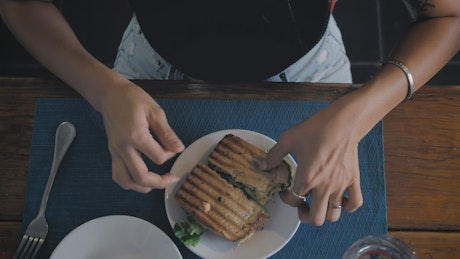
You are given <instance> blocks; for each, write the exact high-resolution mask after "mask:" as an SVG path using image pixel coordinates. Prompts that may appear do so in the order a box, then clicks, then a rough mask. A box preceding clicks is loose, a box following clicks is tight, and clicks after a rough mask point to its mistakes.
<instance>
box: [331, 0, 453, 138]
mask: <svg viewBox="0 0 460 259" xmlns="http://www.w3.org/2000/svg"><path fill="white" fill-rule="evenodd" d="M456 4H457V3H455V5H456ZM455 8H457V11H458V9H459V8H458V7H455ZM455 8H454V9H455ZM459 50H460V17H459V16H455V15H445V16H443V15H441V14H440V15H439V16H438V17H432V18H427V19H423V20H421V21H418V22H416V23H414V25H413V26H412V27H411V28H410V29H409V31H408V33H407V34H406V36H405V37H404V38H403V39H402V40H401V42H400V44H398V46H397V48H396V49H395V50H394V51H393V53H392V54H391V58H394V59H397V60H399V61H401V62H402V63H403V64H405V65H406V66H407V68H408V69H409V71H410V72H411V74H412V76H413V79H414V91H416V90H418V89H420V88H421V87H422V86H423V85H424V84H426V82H427V81H428V80H429V79H430V78H432V77H433V76H434V75H435V74H436V73H437V72H438V71H439V70H440V69H441V68H442V67H443V66H444V65H445V64H446V63H447V62H448V61H449V60H450V59H451V58H452V57H453V56H454V55H455V54H456V53H457V52H458V51H459ZM407 94H408V80H407V78H406V76H405V74H404V72H403V71H402V70H401V69H400V68H398V67H397V66H395V65H393V64H386V65H384V66H383V67H382V69H380V71H378V72H377V73H376V74H375V76H374V77H373V78H372V79H371V80H370V81H369V82H367V83H366V84H365V85H364V86H363V87H362V88H360V89H359V90H357V91H355V92H354V93H351V94H349V95H348V96H345V97H343V98H342V99H343V100H339V101H340V102H345V103H346V106H347V107H346V109H349V110H350V112H353V113H354V114H356V117H355V119H356V121H357V122H359V123H358V126H357V127H358V128H357V129H356V130H358V131H359V136H360V137H363V136H364V135H365V134H366V133H367V132H368V131H369V130H370V129H371V128H372V126H373V125H375V124H376V123H377V122H378V121H379V120H380V119H382V118H383V117H384V116H385V115H386V114H387V113H388V112H390V111H391V110H392V109H393V108H395V107H396V106H397V105H398V104H400V103H401V101H403V100H404V99H405V98H406V96H407ZM415 98H416V96H415Z"/></svg>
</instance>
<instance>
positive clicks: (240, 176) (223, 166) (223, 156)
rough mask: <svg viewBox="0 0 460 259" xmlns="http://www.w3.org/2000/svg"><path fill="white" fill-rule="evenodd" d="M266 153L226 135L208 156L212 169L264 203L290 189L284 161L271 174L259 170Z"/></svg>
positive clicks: (287, 167) (288, 168)
mask: <svg viewBox="0 0 460 259" xmlns="http://www.w3.org/2000/svg"><path fill="white" fill-rule="evenodd" d="M266 156H267V153H266V152H265V151H264V150H261V149H260V148H258V147H256V146H254V145H252V144H251V143H249V142H247V141H245V140H244V139H242V138H240V137H238V136H235V135H233V134H228V135H226V136H225V137H224V138H223V139H222V140H221V141H220V142H219V143H218V144H217V146H216V147H215V148H214V150H213V151H212V152H211V154H210V155H209V157H208V163H209V167H211V168H212V169H214V170H216V171H217V172H218V173H219V174H220V175H222V177H224V178H225V179H227V181H229V182H231V183H232V184H233V185H234V186H238V188H241V189H242V190H243V191H244V192H245V193H246V194H247V195H248V196H249V197H250V198H252V199H254V200H255V201H257V202H258V203H260V204H265V203H266V202H267V200H268V199H270V198H271V197H272V196H273V194H275V193H277V192H280V191H283V190H285V189H287V188H288V187H289V186H290V183H291V169H290V166H289V165H288V164H287V163H286V162H285V161H284V160H283V162H282V163H281V164H280V165H278V166H277V167H275V168H273V169H272V170H269V171H262V170H260V169H259V164H260V163H261V162H262V161H263V160H264V159H265V158H266Z"/></svg>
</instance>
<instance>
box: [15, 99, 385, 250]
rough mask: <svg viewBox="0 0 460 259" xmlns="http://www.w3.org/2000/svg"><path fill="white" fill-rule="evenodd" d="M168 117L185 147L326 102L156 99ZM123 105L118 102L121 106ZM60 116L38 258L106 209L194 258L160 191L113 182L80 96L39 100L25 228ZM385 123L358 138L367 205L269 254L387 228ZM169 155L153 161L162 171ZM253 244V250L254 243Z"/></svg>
mask: <svg viewBox="0 0 460 259" xmlns="http://www.w3.org/2000/svg"><path fill="white" fill-rule="evenodd" d="M157 101H158V102H159V104H160V105H161V106H162V107H163V109H164V110H165V111H166V114H167V116H168V119H169V123H170V124H171V126H172V127H173V128H174V130H175V131H176V133H177V134H178V135H179V136H180V138H181V139H182V141H183V142H184V144H185V145H189V144H191V143H192V142H193V141H195V140H197V139H198V138H200V137H202V136H204V135H206V134H208V133H211V132H214V131H218V130H222V129H231V128H233V129H236V128H238V129H248V130H253V131H257V132H260V133H262V134H264V135H267V136H269V137H271V138H273V139H275V140H276V139H278V137H279V136H280V134H281V133H282V132H283V131H284V130H286V129H288V128H290V127H292V126H294V125H295V124H297V123H299V122H301V121H302V120H304V119H305V118H307V117H309V116H311V115H312V114H313V113H315V112H316V111H318V110H319V109H321V108H323V107H325V106H326V105H328V103H326V102H306V101H271V100H269V101H259V100H258V101H247V100H246V101H239V100H173V99H159V100H157ZM120 105H123V104H120ZM63 121H70V122H72V123H73V124H74V125H75V127H76V129H77V137H76V139H75V141H74V143H73V144H72V146H71V147H70V149H69V151H68V153H67V155H66V157H65V158H64V160H63V162H62V164H61V167H60V170H59V172H58V175H57V176H56V179H55V182H54V186H53V188H52V191H51V194H50V198H49V201H48V209H47V212H46V216H47V219H48V224H49V229H50V230H49V233H48V237H47V239H46V241H45V243H44V245H43V247H42V249H41V251H40V253H39V258H48V257H49V256H50V255H51V253H52V251H53V250H54V249H55V247H56V246H57V245H58V244H59V242H60V241H61V240H62V239H63V238H64V237H65V236H66V235H67V234H68V233H69V232H70V231H72V230H73V229H75V228H76V227H78V226H79V225H81V224H83V223H85V222H87V221H89V220H91V219H94V218H97V217H101V216H106V215H121V214H123V215H131V216H135V217H139V218H142V219H145V220H147V221H149V222H152V223H153V224H155V225H156V226H158V227H159V228H161V229H162V230H163V231H164V232H165V233H166V234H168V235H169V236H170V237H171V238H172V239H173V240H174V242H175V243H176V245H177V246H178V248H179V250H180V251H181V253H182V255H183V257H184V258H195V257H196V256H195V255H194V254H193V253H191V252H190V251H189V250H188V249H187V248H186V247H185V246H183V245H182V243H181V242H179V241H178V240H177V239H176V238H175V237H174V236H173V234H172V231H171V227H170V225H169V223H168V220H167V218H166V212H165V209H164V196H163V193H164V192H163V191H162V190H154V191H152V192H150V193H148V194H140V193H135V192H133V191H125V190H123V189H122V188H120V187H119V186H118V185H117V184H115V183H114V182H113V181H112V178H111V159H110V155H109V152H108V149H107V139H106V136H105V131H104V126H103V124H102V120H101V117H100V114H98V113H97V112H95V111H94V110H93V109H92V108H91V106H90V105H89V104H88V103H87V102H86V101H85V100H83V99H39V100H38V102H37V104H36V112H35V121H34V129H33V137H32V144H31V153H30V164H29V168H30V169H29V174H28V179H27V194H26V208H25V211H24V220H23V223H24V229H25V227H26V226H27V224H28V223H29V222H30V221H31V220H32V218H33V217H35V215H36V214H37V212H38V207H39V205H40V199H41V195H42V192H43V189H44V186H45V184H46V181H47V178H48V174H49V171H50V167H51V160H52V156H53V150H54V134H55V131H56V128H57V126H58V125H59V124H60V123H61V122H63ZM382 128H383V125H382V122H379V123H378V124H377V125H376V126H375V127H374V128H373V129H372V130H371V132H369V134H368V135H367V136H366V137H365V138H364V139H363V140H362V141H361V142H360V145H359V159H360V170H361V186H362V191H363V196H364V205H363V206H362V207H361V208H360V209H359V210H358V211H357V212H355V213H352V214H348V213H343V215H342V217H341V219H340V220H339V221H338V222H335V223H325V225H324V226H322V227H314V226H310V225H304V224H303V225H301V226H300V228H299V229H298V231H297V233H296V234H295V235H294V237H293V238H292V240H291V241H290V242H289V243H288V244H287V245H286V246H285V247H284V248H283V249H282V250H280V251H279V252H278V253H277V254H275V255H274V256H273V258H340V257H341V255H342V254H343V253H344V251H345V250H346V249H347V247H348V246H350V245H351V244H352V243H353V242H354V241H355V240H357V239H359V238H361V237H364V236H367V235H371V234H372V235H378V234H386V233H387V221H386V201H385V177H384V156H383V135H382V131H383V129H382ZM173 162H174V159H172V160H170V161H168V162H167V163H165V164H164V165H161V166H156V165H154V164H152V163H150V162H148V164H149V167H150V168H152V170H153V171H155V172H160V173H162V172H167V171H169V169H170V168H171V166H172V164H173ZM254 249H257V248H254Z"/></svg>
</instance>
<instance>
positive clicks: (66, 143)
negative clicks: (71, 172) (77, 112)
mask: <svg viewBox="0 0 460 259" xmlns="http://www.w3.org/2000/svg"><path fill="white" fill-rule="evenodd" d="M75 135H76V130H75V127H74V126H73V124H72V123H70V122H63V123H61V124H60V125H59V126H58V128H57V130H56V136H55V142H54V155H53V163H52V165H51V172H50V175H49V178H48V182H47V183H46V187H45V191H44V192H43V197H42V201H41V204H40V209H39V211H38V215H37V216H36V217H35V218H34V219H33V220H32V221H31V222H30V224H29V226H28V227H27V229H26V232H25V234H24V236H23V237H22V241H21V243H20V244H19V247H18V250H17V251H16V254H15V256H14V258H17V259H19V258H21V259H22V258H24V259H26V258H27V259H29V258H30V259H31V258H35V256H36V255H37V252H38V250H40V247H41V246H42V244H43V242H44V241H45V238H46V235H47V234H48V223H47V222H46V218H45V211H46V204H47V202H48V196H49V193H50V190H51V186H52V185H53V181H54V178H55V176H56V173H57V170H58V168H59V165H60V164H61V161H62V159H63V158H64V155H65V153H66V152H67V150H68V149H69V147H70V145H71V144H72V141H73V140H74V138H75Z"/></svg>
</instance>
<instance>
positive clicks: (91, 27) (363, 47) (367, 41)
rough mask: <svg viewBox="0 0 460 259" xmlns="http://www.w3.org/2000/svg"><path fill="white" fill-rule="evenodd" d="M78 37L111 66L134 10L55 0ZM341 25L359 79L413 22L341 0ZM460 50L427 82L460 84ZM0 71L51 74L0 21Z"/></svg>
mask: <svg viewBox="0 0 460 259" xmlns="http://www.w3.org/2000/svg"><path fill="white" fill-rule="evenodd" d="M55 4H56V6H58V7H59V9H60V10H61V12H62V13H63V14H64V16H65V17H66V19H67V20H68V22H69V23H70V25H71V26H72V28H73V29H74V31H75V33H76V34H77V36H78V38H79V39H80V41H81V42H82V43H83V45H84V46H85V47H86V48H87V50H88V51H89V52H90V53H92V54H93V55H94V56H95V57H96V58H98V59H99V60H100V61H102V62H103V63H105V64H107V65H108V66H110V67H111V66H112V64H113V62H114V59H115V55H116V52H117V47H118V43H119V41H120V38H121V35H122V33H123V31H124V28H125V26H126V25H127V23H128V21H129V19H130V16H131V10H130V7H129V5H128V3H127V0H55ZM334 13H335V17H336V20H337V23H338V24H339V27H340V28H341V30H342V34H343V38H344V42H345V46H346V49H347V53H348V56H349V58H350V60H351V63H352V73H353V78H354V82H355V83H363V82H365V81H367V80H368V79H369V78H370V77H371V76H372V74H373V73H374V72H375V71H376V70H377V67H378V64H379V62H380V61H381V60H383V59H385V58H387V57H389V55H390V52H391V49H392V48H393V46H394V45H395V44H396V43H397V41H398V40H399V39H400V37H401V35H402V34H403V32H404V31H405V30H406V29H407V27H408V25H409V24H410V23H411V18H410V16H409V14H408V12H407V10H406V8H405V6H404V4H403V2H402V0H340V1H339V2H338V3H337V4H336V9H335V11H334ZM459 72H460V53H458V54H457V55H456V56H455V57H454V58H453V59H452V60H451V61H450V62H449V63H448V64H447V65H446V66H445V67H444V68H443V69H442V70H441V71H440V72H439V73H438V74H437V75H436V76H435V77H434V78H433V79H432V80H431V81H430V82H429V83H431V84H459V83H460V76H458V75H457V74H458V73H459ZM0 76H39V77H49V76H52V75H51V74H50V73H49V72H48V71H47V70H46V69H44V68H43V67H42V66H40V65H39V64H38V63H37V61H35V59H34V58H32V57H31V56H30V55H29V54H27V52H26V51H25V50H24V49H23V48H22V47H21V45H20V44H19V43H18V42H17V41H16V40H15V39H14V37H13V36H12V35H11V33H10V32H9V31H8V29H7V28H6V27H5V24H4V23H3V21H0Z"/></svg>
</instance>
